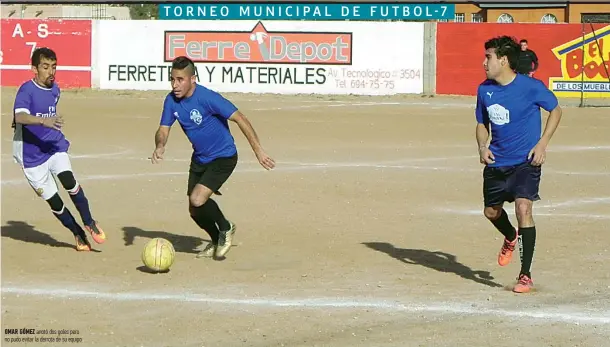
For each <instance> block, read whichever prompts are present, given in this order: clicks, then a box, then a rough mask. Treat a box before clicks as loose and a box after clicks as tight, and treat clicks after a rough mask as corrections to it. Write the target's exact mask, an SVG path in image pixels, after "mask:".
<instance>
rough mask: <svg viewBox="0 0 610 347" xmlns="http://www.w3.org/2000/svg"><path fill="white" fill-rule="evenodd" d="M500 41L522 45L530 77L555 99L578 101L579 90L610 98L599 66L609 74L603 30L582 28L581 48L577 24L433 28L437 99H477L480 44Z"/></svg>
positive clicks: (609, 44)
mask: <svg viewBox="0 0 610 347" xmlns="http://www.w3.org/2000/svg"><path fill="white" fill-rule="evenodd" d="M501 35H510V36H513V37H515V38H516V39H517V40H521V39H527V41H528V45H529V48H530V49H531V50H533V51H534V52H535V53H536V55H537V56H538V60H539V68H538V70H537V71H536V73H535V75H534V77H535V78H537V79H539V80H541V81H543V82H544V83H545V84H546V85H547V86H548V87H549V89H551V90H553V91H554V92H555V94H556V95H557V96H566V97H578V96H580V90H581V88H582V87H581V85H584V89H585V90H586V91H587V92H586V93H585V95H586V97H606V98H607V97H610V80H609V79H608V74H607V72H606V69H605V68H604V63H603V61H605V62H606V67H607V69H608V71H610V66H608V63H609V62H610V25H608V24H595V25H594V26H593V29H591V27H590V26H589V25H587V26H586V27H585V37H584V44H583V26H582V24H525V23H523V24H521V23H519V24H505V23H438V26H437V45H436V58H437V63H436V92H437V94H454V95H476V91H477V87H478V86H479V84H480V83H481V82H482V81H483V80H484V79H485V71H484V70H483V60H484V59H485V47H484V44H485V41H487V40H489V39H490V38H492V37H495V36H501ZM602 58H603V59H602ZM583 60H584V66H585V69H584V71H585V74H584V82H585V83H584V84H582V83H581V71H582V70H583V69H582V66H583Z"/></svg>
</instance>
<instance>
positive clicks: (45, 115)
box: [36, 106, 57, 118]
mask: <svg viewBox="0 0 610 347" xmlns="http://www.w3.org/2000/svg"><path fill="white" fill-rule="evenodd" d="M55 116H57V112H56V111H55V106H49V111H48V112H46V113H42V112H37V113H36V117H42V118H51V117H55Z"/></svg>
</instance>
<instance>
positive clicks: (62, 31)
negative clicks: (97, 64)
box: [0, 19, 92, 88]
mask: <svg viewBox="0 0 610 347" xmlns="http://www.w3.org/2000/svg"><path fill="white" fill-rule="evenodd" d="M0 25H1V27H0V30H1V31H2V34H1V37H0V40H1V41H0V42H1V45H2V46H1V47H2V49H1V52H0V64H1V68H2V70H0V79H1V80H2V86H17V85H19V84H21V83H22V82H23V81H24V80H27V79H29V78H31V77H32V72H31V60H30V57H31V54H32V52H33V51H34V49H35V48H37V47H45V46H46V47H52V48H53V49H54V50H55V52H56V54H57V56H58V68H57V70H58V76H59V80H58V82H59V81H61V82H62V87H64V88H90V87H91V65H92V64H91V60H92V59H91V56H92V54H91V52H92V49H91V47H92V34H91V29H92V26H91V21H88V20H35V19H2V20H1V21H0Z"/></svg>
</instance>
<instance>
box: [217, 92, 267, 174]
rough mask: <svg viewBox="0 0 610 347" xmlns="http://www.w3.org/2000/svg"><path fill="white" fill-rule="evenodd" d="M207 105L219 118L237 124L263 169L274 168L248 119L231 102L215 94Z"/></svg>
mask: <svg viewBox="0 0 610 347" xmlns="http://www.w3.org/2000/svg"><path fill="white" fill-rule="evenodd" d="M208 105H209V107H210V108H211V109H212V110H213V111H214V112H215V113H216V114H218V115H219V116H220V117H222V118H224V119H228V120H230V121H232V122H234V123H235V124H237V126H238V127H239V129H240V130H241V132H242V133H243V134H244V136H245V137H246V139H247V140H248V143H250V147H252V150H253V151H254V154H256V158H257V159H258V161H259V163H260V164H261V165H262V166H263V167H264V168H265V169H267V170H270V169H272V168H274V167H275V161H274V160H273V159H272V158H271V157H269V156H268V155H267V153H266V152H265V150H264V149H263V147H262V145H261V143H260V139H259V137H258V134H257V133H256V130H254V127H253V126H252V123H251V122H250V120H249V119H248V117H246V115H244V114H243V113H242V112H241V111H239V110H238V109H237V107H236V106H235V105H233V103H232V102H230V101H229V100H227V99H226V98H224V97H223V96H222V95H220V94H215V95H214V97H213V98H210V99H209V100H208Z"/></svg>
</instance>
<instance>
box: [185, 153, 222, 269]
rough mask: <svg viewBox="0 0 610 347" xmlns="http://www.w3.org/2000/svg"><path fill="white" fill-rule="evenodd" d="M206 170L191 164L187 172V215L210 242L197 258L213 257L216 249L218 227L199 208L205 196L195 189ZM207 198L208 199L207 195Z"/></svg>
mask: <svg viewBox="0 0 610 347" xmlns="http://www.w3.org/2000/svg"><path fill="white" fill-rule="evenodd" d="M206 170H207V166H206V165H198V164H196V163H191V168H190V170H189V177H188V185H187V190H186V194H187V196H188V199H189V214H190V216H191V219H192V220H193V221H194V222H195V224H197V226H199V227H200V228H201V229H203V230H205V232H207V233H208V235H209V236H210V240H211V241H210V243H208V244H207V246H206V247H205V248H204V249H203V250H201V251H200V252H199V253H198V254H197V258H202V257H205V258H211V257H213V256H214V253H215V252H216V248H217V247H218V235H219V231H218V227H217V226H216V223H214V221H213V220H211V219H210V218H208V216H206V214H205V211H204V209H203V208H201V205H202V204H203V201H204V199H205V196H206V195H207V194H201V193H200V192H199V191H200V190H201V188H197V189H195V187H196V186H198V185H199V181H200V180H201V177H202V176H203V173H204V172H205V171H206ZM210 195H211V193H210ZM207 196H208V198H209V195H207Z"/></svg>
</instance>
